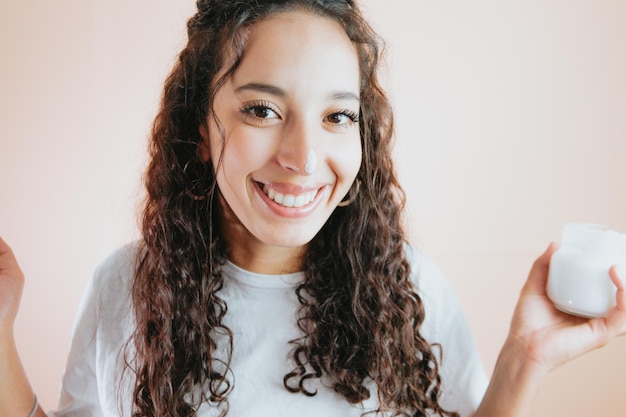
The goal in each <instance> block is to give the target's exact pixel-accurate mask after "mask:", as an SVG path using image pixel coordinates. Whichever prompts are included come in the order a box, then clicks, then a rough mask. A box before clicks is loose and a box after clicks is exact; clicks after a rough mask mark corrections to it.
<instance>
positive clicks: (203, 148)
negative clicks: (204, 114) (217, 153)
mask: <svg viewBox="0 0 626 417" xmlns="http://www.w3.org/2000/svg"><path fill="white" fill-rule="evenodd" d="M198 130H199V131H200V136H202V141H201V142H200V143H198V157H199V158H200V159H201V160H202V161H204V162H208V161H209V159H210V158H211V148H210V146H209V129H208V128H207V126H206V125H205V124H203V125H200V127H199V128H198Z"/></svg>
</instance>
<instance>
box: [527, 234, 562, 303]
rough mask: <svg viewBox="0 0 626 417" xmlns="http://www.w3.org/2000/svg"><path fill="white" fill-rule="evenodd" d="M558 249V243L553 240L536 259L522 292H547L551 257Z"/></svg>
mask: <svg viewBox="0 0 626 417" xmlns="http://www.w3.org/2000/svg"><path fill="white" fill-rule="evenodd" d="M557 249H558V244H557V243H555V242H551V243H550V245H548V248H547V249H546V250H545V251H544V252H543V253H542V254H541V256H539V258H537V259H536V260H535V262H534V263H533V266H532V268H531V269H530V272H529V273H528V280H527V281H526V284H524V288H523V289H522V292H525V293H528V294H541V295H543V294H545V292H546V283H547V281H548V270H549V268H550V259H551V258H552V254H553V253H554V252H555V251H556V250H557Z"/></svg>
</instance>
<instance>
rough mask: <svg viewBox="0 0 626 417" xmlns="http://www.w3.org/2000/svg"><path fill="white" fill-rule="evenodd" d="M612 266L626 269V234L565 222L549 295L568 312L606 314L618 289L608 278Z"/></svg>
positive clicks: (554, 255) (551, 274)
mask: <svg viewBox="0 0 626 417" xmlns="http://www.w3.org/2000/svg"><path fill="white" fill-rule="evenodd" d="M612 265H617V266H618V268H619V269H620V270H621V271H626V235H624V234H621V233H617V232H615V231H613V230H609V229H608V228H607V227H606V226H602V225H597V224H578V223H569V224H566V225H565V227H564V228H563V239H562V242H561V246H560V248H559V249H558V250H557V251H556V252H555V253H554V254H553V255H552V259H551V260H550V271H549V275H548V287H547V293H548V298H550V300H551V301H552V302H553V303H554V306H555V307H556V308H558V309H559V310H561V311H563V312H565V313H568V314H574V315H577V316H582V317H589V318H592V317H604V316H606V314H607V313H608V311H609V310H610V309H611V308H613V307H614V306H615V292H616V290H617V288H616V287H615V285H614V284H613V282H611V278H610V277H609V269H610V267H611V266H612ZM622 273H623V272H622Z"/></svg>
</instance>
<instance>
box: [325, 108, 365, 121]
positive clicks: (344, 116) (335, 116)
mask: <svg viewBox="0 0 626 417" xmlns="http://www.w3.org/2000/svg"><path fill="white" fill-rule="evenodd" d="M326 121H328V122H329V123H332V124H336V125H351V124H352V123H356V122H358V121H359V116H358V115H357V114H356V113H354V112H352V111H350V110H342V111H340V112H336V113H332V114H329V115H328V116H326Z"/></svg>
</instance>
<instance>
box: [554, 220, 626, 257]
mask: <svg viewBox="0 0 626 417" xmlns="http://www.w3.org/2000/svg"><path fill="white" fill-rule="evenodd" d="M563 245H572V246H575V247H579V248H585V249H590V250H598V251H602V252H609V253H620V254H622V255H623V256H624V257H625V258H626V234H623V233H618V232H616V231H614V230H610V229H609V228H608V227H607V226H605V225H601V224H585V223H567V224H566V225H565V226H564V227H563Z"/></svg>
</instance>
